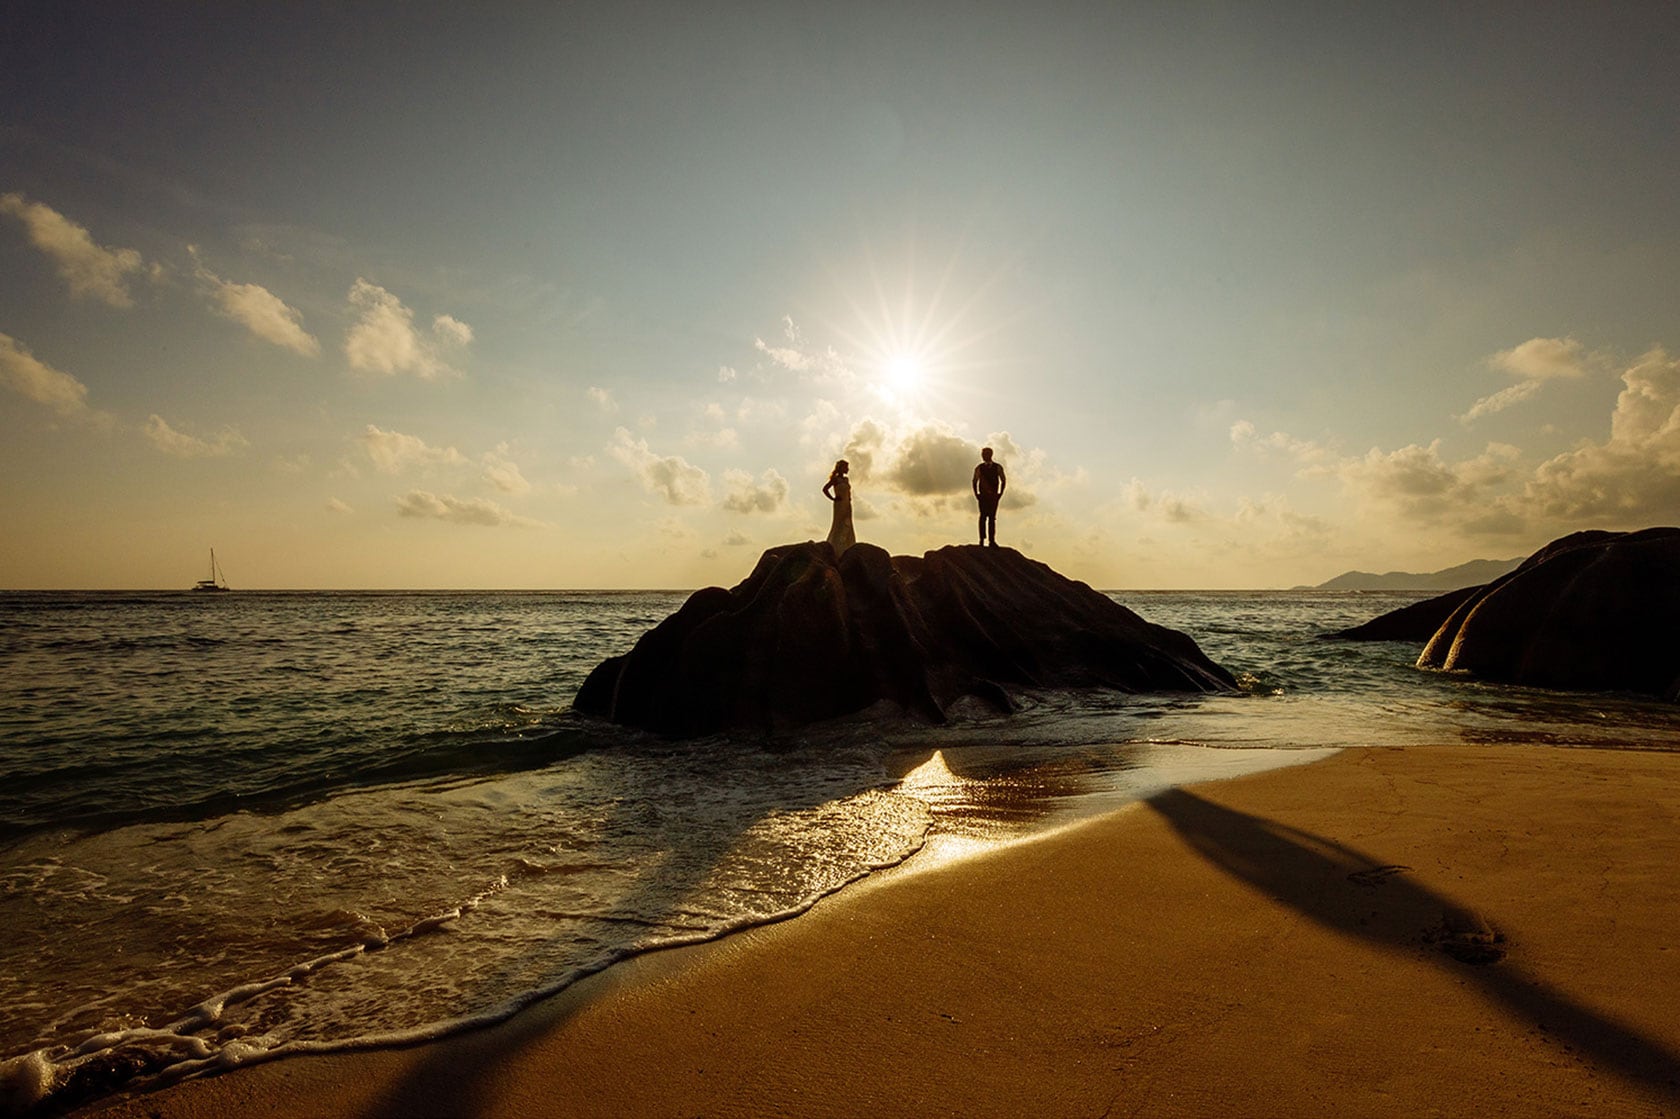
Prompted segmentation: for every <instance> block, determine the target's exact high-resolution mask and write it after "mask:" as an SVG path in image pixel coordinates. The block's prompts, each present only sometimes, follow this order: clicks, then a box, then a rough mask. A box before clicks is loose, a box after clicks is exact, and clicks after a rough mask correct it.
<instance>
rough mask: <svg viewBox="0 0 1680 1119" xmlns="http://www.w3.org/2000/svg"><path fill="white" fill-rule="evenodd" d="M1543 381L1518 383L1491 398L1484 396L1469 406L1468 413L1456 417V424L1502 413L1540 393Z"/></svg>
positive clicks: (1501, 390)
mask: <svg viewBox="0 0 1680 1119" xmlns="http://www.w3.org/2000/svg"><path fill="white" fill-rule="evenodd" d="M1544 383H1545V382H1543V381H1518V382H1517V383H1516V384H1514V385H1510V386H1507V387H1506V388H1503V389H1500V390H1499V391H1498V392H1496V393H1494V394H1493V395H1492V396H1484V397H1482V398H1481V399H1480V400H1478V401H1476V403H1474V404H1472V405H1470V409H1469V411H1467V412H1465V413H1464V414H1463V415H1462V416H1459V417H1458V422H1459V423H1462V424H1468V423H1471V422H1473V421H1475V420H1479V419H1481V418H1482V417H1483V416H1490V415H1492V414H1493V413H1495V412H1503V411H1504V410H1505V409H1507V408H1509V407H1510V406H1511V405H1513V404H1520V403H1522V402H1523V401H1524V400H1527V399H1528V398H1529V397H1531V396H1533V395H1534V394H1535V393H1537V392H1539V391H1540V386H1541V385H1542V384H1544Z"/></svg>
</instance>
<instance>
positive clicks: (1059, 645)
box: [573, 541, 1235, 737]
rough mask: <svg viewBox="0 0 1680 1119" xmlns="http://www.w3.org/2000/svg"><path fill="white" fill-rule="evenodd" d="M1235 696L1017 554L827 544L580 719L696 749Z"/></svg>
mask: <svg viewBox="0 0 1680 1119" xmlns="http://www.w3.org/2000/svg"><path fill="white" fill-rule="evenodd" d="M1087 687H1089V688H1112V689H1116V690H1120V691H1125V692H1140V691H1196V692H1207V691H1223V690H1228V689H1231V688H1234V687H1235V681H1233V680H1232V678H1231V676H1230V674H1229V673H1227V672H1226V671H1225V670H1224V669H1222V668H1220V667H1219V666H1218V665H1216V664H1214V663H1213V662H1212V661H1210V660H1208V659H1207V657H1206V656H1204V655H1203V654H1202V651H1201V650H1200V649H1199V648H1197V646H1196V643H1195V642H1194V641H1192V640H1191V639H1190V638H1189V637H1187V636H1185V635H1184V634H1182V633H1179V632H1178V631H1176V630H1172V629H1167V628H1166V627H1164V626H1157V625H1152V624H1150V623H1149V622H1146V621H1144V620H1143V619H1142V618H1140V617H1138V616H1137V615H1136V614H1134V613H1132V611H1130V610H1128V609H1126V608H1125V607H1124V606H1121V605H1119V604H1118V603H1116V602H1114V601H1113V600H1112V599H1110V598H1108V597H1107V596H1106V595H1103V594H1099V593H1098V592H1096V591H1094V590H1092V589H1091V588H1090V587H1088V586H1086V585H1085V584H1084V583H1078V582H1074V581H1073V580H1071V579H1067V578H1065V577H1063V576H1061V575H1059V574H1057V573H1056V572H1055V571H1052V570H1051V569H1050V568H1049V567H1048V566H1046V565H1045V564H1042V563H1038V562H1036V561H1034V560H1030V559H1028V558H1026V557H1025V556H1023V555H1022V554H1021V553H1020V552H1017V551H1015V550H1014V549H1013V548H981V547H978V546H975V545H968V546H962V547H947V548H941V549H939V550H938V551H934V552H929V553H927V554H926V555H924V556H922V557H920V558H916V557H912V556H889V555H888V554H887V553H886V552H885V551H884V550H883V549H881V548H878V547H875V546H874V545H871V544H858V545H856V546H854V547H852V548H850V549H848V550H847V551H846V553H845V554H844V555H843V556H841V557H840V558H839V559H838V560H837V559H836V558H835V556H834V552H833V550H832V549H831V548H830V547H829V546H828V544H827V543H826V542H821V541H817V542H812V543H804V544H785V545H782V546H780V547H776V548H772V549H770V550H769V551H767V552H765V553H764V555H763V557H762V558H760V560H759V561H758V566H757V567H756V568H755V569H754V570H753V572H752V574H751V575H750V576H748V577H747V579H746V580H745V581H744V582H742V583H741V584H740V585H738V586H736V587H734V588H733V589H730V590H724V589H723V588H721V587H708V588H706V589H704V590H700V591H696V592H695V593H694V594H693V595H692V596H690V598H689V599H688V601H687V602H685V603H684V604H683V605H682V607H681V609H679V610H678V611H677V612H676V613H675V614H673V615H671V616H670V617H669V618H666V619H665V620H664V621H663V622H661V623H659V625H657V626H655V627H654V628H653V629H651V630H649V631H648V632H647V633H646V634H644V635H643V636H642V638H641V640H639V641H638V642H637V643H636V646H635V648H634V649H632V650H631V651H630V652H629V653H628V654H625V655H623V656H617V657H612V658H610V659H608V660H606V661H603V662H602V663H601V664H600V665H599V666H597V667H596V669H595V671H594V672H592V673H591V674H590V676H589V678H588V679H587V680H586V681H585V682H584V684H583V687H582V688H580V689H579V690H578V694H577V698H576V699H575V700H574V701H573V707H574V709H576V710H577V711H580V712H582V713H584V714H590V715H599V716H603V717H605V718H608V719H611V720H612V721H613V722H616V723H622V724H626V725H629V726H636V727H642V728H644V729H647V730H652V731H656V732H658V733H661V734H666V735H672V736H677V737H685V736H691V735H697V734H706V733H709V732H712V731H717V730H722V729H724V728H729V727H745V728H754V729H761V730H772V731H775V730H783V729H787V728H789V727H793V726H798V725H802V724H805V723H811V722H815V721H817V720H820V719H827V718H833V717H835V716H838V715H845V714H849V713H851V712H855V711H859V710H862V709H863V708H865V707H868V706H870V705H871V704H873V703H875V702H877V701H879V700H890V701H892V702H894V703H896V704H897V705H899V706H900V707H902V708H904V709H905V710H908V711H910V712H914V713H916V714H918V715H921V716H923V717H925V718H928V719H931V720H934V721H943V720H944V718H945V715H946V711H947V709H948V708H949V707H950V705H951V704H952V703H953V702H954V701H956V700H957V699H959V698H961V697H963V696H974V697H978V698H979V699H981V700H983V701H984V702H986V703H988V704H990V705H991V706H993V707H995V708H997V709H998V710H1001V711H1010V710H1013V708H1014V702H1013V700H1012V699H1011V697H1010V692H1009V689H1010V688H1087Z"/></svg>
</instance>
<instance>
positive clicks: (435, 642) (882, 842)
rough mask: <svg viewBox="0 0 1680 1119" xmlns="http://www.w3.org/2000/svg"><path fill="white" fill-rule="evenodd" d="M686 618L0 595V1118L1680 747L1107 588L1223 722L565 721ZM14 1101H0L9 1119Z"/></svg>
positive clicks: (1343, 615)
mask: <svg viewBox="0 0 1680 1119" xmlns="http://www.w3.org/2000/svg"><path fill="white" fill-rule="evenodd" d="M684 597H686V596H685V595H683V594H678V593H662V592H638V593H578V592H553V593H529V594H526V593H432V592H428V593H302V592H298V593H273V594H267V593H260V592H235V593H231V594H225V595H194V594H170V593H145V594H116V593H50V594H49V593H6V594H0V933H3V935H0V1061H4V1064H3V1065H0V1069H3V1071H0V1091H3V1092H10V1093H11V1097H10V1099H11V1102H12V1104H13V1105H14V1106H15V1105H18V1104H21V1103H27V1102H28V1101H29V1100H30V1099H32V1098H34V1097H35V1096H37V1095H39V1093H40V1092H42V1091H57V1092H58V1093H59V1098H58V1101H57V1102H62V1103H69V1102H72V1101H73V1100H74V1099H76V1098H87V1097H89V1096H92V1095H97V1094H98V1093H100V1092H102V1091H108V1090H110V1089H112V1088H115V1087H118V1086H121V1085H123V1084H125V1083H143V1082H147V1081H152V1080H157V1079H159V1078H170V1077H178V1076H181V1075H187V1074H190V1073H192V1072H195V1071H199V1070H202V1069H206V1068H218V1067H226V1066H230V1065H234V1064H239V1063H242V1062H247V1061H251V1060H259V1059H263V1058H265V1057H268V1056H272V1055H275V1054H280V1053H286V1052H298V1051H307V1050H322V1049H337V1048H349V1047H356V1046H365V1045H372V1044H380V1043H384V1042H390V1041H395V1040H401V1039H409V1038H422V1037H429V1036H436V1035H438V1034H440V1033H443V1032H447V1031H449V1030H453V1029H459V1028H463V1027H464V1026H468V1025H472V1024H476V1023H482V1022H488V1021H494V1020H496V1019H498V1018H501V1017H505V1016H506V1015H507V1014H509V1013H511V1012H513V1011H514V1010H516V1009H517V1008H518V1007H520V1006H522V1005H525V1004H526V1003H528V1002H530V1001H531V1000H533V999H535V998H538V997H541V996H543V995H545V994H548V993H551V992H553V991H556V990H559V989H561V988H563V987H564V986H566V985H567V984H569V983H571V982H573V981H575V980H576V979H577V978H579V977H580V976H582V975H586V974H589V973H590V972H593V971H596V970H599V969H601V968H603V967H606V966H609V965H610V964H611V963H613V962H614V961H616V960H619V959H622V958H624V957H625V956H627V955H629V954H632V953H635V952H639V951H644V950H647V949H649V948H652V947H657V946H661V945H669V944H679V943H685V942H689V941H694V940H700V939H706V938H711V937H716V936H719V935H722V934H724V933H726V932H728V931H730V930H732V929H736V928H740V927H743V926H746V925H751V924H756V923H762V922H766V921H770V920H776V919H781V918H784V917H787V916H790V915H794V914H797V913H799V912H801V911H803V910H804V909H806V908H808V907H809V906H810V905H811V904H813V903H814V902H815V901H816V900H817V899H819V898H821V897H823V896H825V895H827V894H829V893H832V892H834V891H835V890H838V889H841V888H842V887H844V886H845V885H847V884H848V883H850V882H853V881H856V880H857V879H859V878H861V877H862V876H865V875H867V874H869V873H871V872H873V871H875V870H878V869H880V868H883V867H887V866H891V865H894V864H896V863H899V862H902V861H904V860H906V859H910V858H913V857H914V856H916V854H917V853H918V852H919V851H922V850H923V849H924V847H925V846H926V845H927V844H929V842H930V840H931V841H934V842H936V843H944V844H946V845H950V844H953V843H955V844H958V845H961V844H969V845H973V844H981V845H984V844H988V843H998V842H1006V841H1009V840H1011V839H1013V838H1016V837H1020V836H1024V835H1028V834H1031V833H1032V832H1034V831H1035V830H1039V829H1043V828H1047V827H1051V826H1056V825H1057V824H1059V823H1060V822H1063V821H1065V820H1068V819H1071V818H1074V817H1076V816H1077V815H1079V814H1081V813H1089V812H1092V811H1099V810H1102V809H1103V808H1106V807H1109V806H1113V805H1116V804H1119V803H1123V802H1124V801H1125V800H1128V799H1136V798H1138V797H1142V796H1146V795H1149V794H1150V793H1152V792H1155V791H1158V790H1159V789H1161V788H1164V787H1167V786H1169V785H1171V784H1174V783H1180V782H1185V781H1191V780H1202V779H1208V778H1213V777H1220V776H1227V775H1234V774H1237V773H1244V772H1254V771H1257V770H1260V769H1264V768H1269V767H1273V766H1277V765H1281V764H1292V763H1295V762H1300V761H1307V760H1312V759H1314V758H1317V757H1321V756H1323V755H1324V754H1325V752H1327V751H1329V750H1333V749H1336V748H1339V747H1343V746H1359V745H1381V744H1391V745H1404V744H1407V743H1445V744H1451V743H1477V744H1485V743H1498V744H1506V745H1508V746H1509V747H1510V748H1511V749H1523V748H1533V747H1535V746H1576V747H1583V748H1626V747H1628V746H1638V747H1640V748H1646V749H1677V748H1680V714H1677V712H1676V710H1675V708H1673V707H1672V706H1670V705H1666V704H1658V703H1653V702H1647V701H1642V700H1639V699H1635V698H1631V697H1626V696H1615V695H1587V694H1566V693H1557V692H1545V691H1537V690H1531V689H1521V688H1510V687H1503V686H1498V685H1490V684H1482V683H1476V682H1474V681H1470V680H1466V679H1464V678H1461V677H1456V676H1451V675H1445V674H1439V673H1428V672H1423V671H1420V670H1417V669H1415V668H1413V667H1412V662H1413V660H1414V659H1415V658H1416V655H1417V651H1418V650H1417V647H1416V646H1415V645H1409V644H1405V643H1392V642H1381V643H1371V644H1350V643H1342V642H1326V641H1322V640H1319V639H1318V635H1319V634H1321V633H1323V632H1326V631H1330V630H1334V629H1338V628H1341V627H1344V626H1347V625H1351V624H1354V623H1357V622H1360V621H1364V620H1366V619H1368V618H1370V617H1373V616H1375V615H1377V614H1380V613H1382V612H1384V611H1386V610H1390V609H1393V608H1395V607H1398V606H1400V605H1404V604H1406V603H1408V602H1411V601H1415V600H1416V598H1417V596H1415V595H1383V594H1373V595H1349V594H1327V593H1317V592H1276V593H1266V592H1253V593H1181V592H1172V593H1167V592H1146V593H1117V594H1115V595H1114V597H1115V598H1116V599H1117V600H1119V601H1121V602H1124V603H1125V604H1126V605H1128V606H1130V607H1132V608H1133V609H1135V610H1137V611H1138V612H1139V613H1141V614H1142V615H1143V616H1144V617H1146V618H1148V619H1149V620H1150V621H1154V622H1159V623H1161V624H1164V625H1168V626H1172V627H1174V628H1177V629H1181V630H1183V631H1185V632H1187V633H1189V634H1190V635H1191V636H1192V637H1194V638H1195V639H1196V640H1197V641H1198V643H1199V644H1200V645H1201V646H1202V648H1203V650H1204V651H1206V652H1207V653H1208V654H1209V655H1210V656H1211V657H1212V658H1213V659H1214V660H1216V661H1218V662H1219V663H1221V664H1223V665H1224V666H1226V667H1227V668H1228V669H1230V670H1231V671H1232V672H1233V673H1234V674H1236V675H1237V676H1238V678H1239V679H1240V681H1241V683H1242V688H1241V690H1240V691H1239V692H1238V693H1235V694H1231V695H1218V696H1125V695H1119V694H1115V693H1106V692H1059V693H1047V694H1042V695H1031V694H1028V695H1023V696H1021V697H1020V698H1021V701H1022V702H1021V706H1022V709H1021V710H1020V711H1019V712H1018V713H1016V714H1014V715H1012V716H1008V717H1003V716H999V715H996V714H994V713H992V712H990V711H988V710H986V709H984V708H981V707H979V706H978V705H975V706H968V705H959V709H958V710H957V711H956V712H955V716H956V717H955V718H953V719H952V721H950V722H949V723H947V724H945V725H942V726H937V727H935V726H929V725H926V724H923V723H920V722H916V721H913V720H910V719H907V718H905V717H903V716H902V715H899V714H897V713H894V712H891V711H885V710H872V711H869V712H863V713H860V714H859V715H856V716H852V717H848V718H846V719H841V720H836V721H834V722H832V723H827V724H822V725H820V726H817V727H813V728H809V729H808V730H806V731H804V732H802V733H799V734H797V735H794V736H791V737H787V738H782V739H776V740H766V739H763V738H760V737H757V736H753V735H734V736H714V737H710V738H705V739H699V740H694V741H685V742H668V741H663V740H660V739H657V738H654V737H651V736H648V735H644V734H640V733H637V732H634V731H628V730H625V729H622V728H617V727H612V726H608V725H605V724H602V723H600V722H598V721H595V720H589V719H584V718H582V717H579V716H576V715H574V714H573V713H572V712H571V710H570V700H571V697H572V696H573V695H574V694H575V692H576V690H577V687H578V685H579V684H580V683H581V682H582V681H583V678H584V677H585V675H587V673H588V672H589V670H590V669H591V668H592V667H594V665H595V664H597V663H598V662H599V661H600V660H601V659H603V658H604V657H607V656H610V655H613V654H615V653H620V652H624V651H626V650H627V649H629V648H630V647H631V645H633V644H634V642H635V640H636V638H637V637H638V636H639V635H640V634H641V633H642V632H644V631H645V630H646V629H648V628H649V627H651V626H653V625H654V624H656V623H657V622H658V621H660V620H661V619H663V618H664V617H666V616H667V615H668V614H670V613H671V612H672V611H674V610H675V609H676V608H677V607H678V606H679V605H680V604H681V602H682V601H683V599H684ZM4 1105H5V1096H4V1095H3V1094H0V1107H3V1106H4Z"/></svg>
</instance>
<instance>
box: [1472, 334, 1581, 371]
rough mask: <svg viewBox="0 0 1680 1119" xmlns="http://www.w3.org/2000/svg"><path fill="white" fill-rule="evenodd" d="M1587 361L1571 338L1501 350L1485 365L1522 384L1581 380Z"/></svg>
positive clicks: (1539, 340) (1538, 340) (1532, 341)
mask: <svg viewBox="0 0 1680 1119" xmlns="http://www.w3.org/2000/svg"><path fill="white" fill-rule="evenodd" d="M1587 360H1588V355H1587V352H1586V350H1585V349H1584V348H1583V347H1582V345H1581V343H1579V342H1577V341H1575V339H1573V338H1530V339H1529V340H1528V341H1526V342H1524V343H1523V344H1522V345H1520V346H1513V347H1512V348H1511V349H1509V350H1500V351H1499V352H1498V353H1496V354H1494V355H1493V356H1492V357H1490V358H1488V364H1489V365H1491V366H1493V367H1494V368H1495V369H1500V370H1503V371H1504V372H1506V373H1509V374H1511V375H1512V376H1515V377H1521V378H1522V379H1523V380H1525V381H1546V380H1551V379H1553V378H1556V377H1579V376H1581V375H1582V374H1584V373H1585V372H1586V362H1587Z"/></svg>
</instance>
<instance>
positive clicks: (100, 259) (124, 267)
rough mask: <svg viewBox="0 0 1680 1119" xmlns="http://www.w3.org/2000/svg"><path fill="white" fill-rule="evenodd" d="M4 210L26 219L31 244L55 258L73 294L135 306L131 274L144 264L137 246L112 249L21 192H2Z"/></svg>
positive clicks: (2, 211) (80, 227)
mask: <svg viewBox="0 0 1680 1119" xmlns="http://www.w3.org/2000/svg"><path fill="white" fill-rule="evenodd" d="M0 213H7V214H11V215H12V216H13V217H15V218H17V219H18V220H19V221H21V222H23V225H24V228H25V229H26V230H27V231H28V233H29V240H30V243H31V244H33V245H34V246H35V247H36V248H37V249H40V250H41V251H42V252H43V253H46V254H47V256H49V257H51V258H52V260H53V263H54V264H55V265H57V266H58V274H59V276H60V278H62V279H63V280H64V282H65V283H66V284H68V285H69V286H70V294H71V295H73V296H77V297H81V296H92V297H93V298H95V299H101V300H104V301H105V302H106V303H109V304H110V305H111V306H113V307H132V306H133V305H134V298H133V297H132V296H131V295H129V293H128V277H129V276H131V275H134V274H135V273H138V272H140V271H141V270H142V268H143V267H144V262H143V261H142V260H141V258H140V254H139V253H138V252H136V251H135V250H134V249H108V248H104V247H102V246H100V245H99V244H97V243H96V242H95V241H94V239H93V235H92V234H91V233H89V232H88V231H87V229H86V228H84V227H83V226H80V225H77V224H76V223H75V222H73V221H71V220H70V219H69V218H67V217H65V216H64V215H63V214H61V213H59V212H58V211H57V210H54V209H53V208H52V207H51V206H47V205H45V204H43V203H40V202H30V201H28V200H27V199H25V198H24V197H23V196H22V195H21V194H0Z"/></svg>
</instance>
